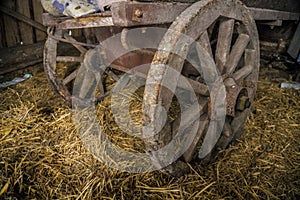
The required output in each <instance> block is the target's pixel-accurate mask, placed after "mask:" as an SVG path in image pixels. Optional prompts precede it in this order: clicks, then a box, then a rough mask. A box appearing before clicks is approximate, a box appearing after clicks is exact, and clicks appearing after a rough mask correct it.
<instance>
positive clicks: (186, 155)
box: [183, 119, 209, 162]
mask: <svg viewBox="0 0 300 200" xmlns="http://www.w3.org/2000/svg"><path fill="white" fill-rule="evenodd" d="M208 122H209V121H208V119H205V120H204V121H200V125H199V128H198V131H197V134H196V136H195V138H194V140H193V142H192V144H191V145H190V147H189V148H188V150H187V151H186V152H185V153H184V154H183V159H184V161H185V162H190V161H191V160H192V158H193V154H194V153H195V150H196V147H197V145H198V143H199V141H200V139H201V137H202V136H203V135H204V133H205V132H204V131H205V130H206V128H207V125H208Z"/></svg>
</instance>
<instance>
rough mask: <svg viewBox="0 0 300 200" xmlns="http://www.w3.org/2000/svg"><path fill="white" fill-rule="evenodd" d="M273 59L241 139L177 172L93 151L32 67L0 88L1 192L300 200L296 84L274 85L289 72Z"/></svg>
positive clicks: (12, 195) (13, 195)
mask: <svg viewBox="0 0 300 200" xmlns="http://www.w3.org/2000/svg"><path fill="white" fill-rule="evenodd" d="M262 64H263V65H264V63H262ZM274 65H278V66H277V67H279V68H280V69H283V68H284V67H285V66H284V64H283V63H281V62H278V63H274V64H273V68H272V69H270V68H267V67H264V66H262V68H261V72H260V79H259V83H258V91H257V95H256V100H255V103H254V105H253V107H252V112H251V114H250V117H249V119H248V121H247V124H246V127H245V132H244V134H243V135H242V137H241V139H240V141H238V143H236V144H235V145H232V146H230V147H229V148H228V149H227V150H225V151H223V152H221V153H220V154H219V155H218V158H217V160H216V161H215V162H213V163H212V164H210V165H208V166H201V165H199V164H197V163H192V164H191V166H190V168H191V172H190V173H189V174H187V175H186V176H183V177H181V178H179V179H174V178H172V177H169V176H167V175H165V174H162V173H160V172H152V173H144V174H129V173H122V172H118V171H115V170H113V169H110V168H108V167H106V166H105V165H103V164H102V163H101V162H100V161H97V160H96V159H95V158H93V156H92V155H91V153H89V152H88V151H87V150H86V149H85V147H84V146H83V144H82V142H81V140H80V139H79V137H78V136H77V133H76V129H75V127H74V125H73V124H72V115H71V113H72V112H71V109H70V108H69V107H68V106H67V104H66V103H64V102H63V101H62V100H61V99H60V98H58V97H57V96H56V95H55V94H54V93H53V92H52V90H51V88H50V87H49V85H48V83H47V79H46V77H45V75H44V73H43V71H42V68H41V66H35V67H34V68H33V70H31V71H30V72H31V73H32V74H33V77H32V78H30V79H28V80H26V81H25V82H22V83H19V84H17V85H14V86H11V87H9V88H6V89H1V95H0V101H1V104H0V199H92V198H95V199H300V104H299V102H300V91H299V90H298V91H297V90H294V89H282V88H280V87H279V84H280V83H281V82H284V81H288V80H290V78H291V75H289V74H288V73H286V72H283V71H281V70H278V69H276V67H274Z"/></svg>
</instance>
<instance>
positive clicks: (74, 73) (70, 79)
mask: <svg viewBox="0 0 300 200" xmlns="http://www.w3.org/2000/svg"><path fill="white" fill-rule="evenodd" d="M78 71H79V69H76V70H74V71H73V72H72V73H71V74H69V75H68V76H67V77H65V78H64V80H63V84H64V85H66V84H68V83H69V82H71V81H72V80H74V79H75V78H76V76H77V74H78Z"/></svg>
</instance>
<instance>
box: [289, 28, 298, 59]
mask: <svg viewBox="0 0 300 200" xmlns="http://www.w3.org/2000/svg"><path fill="white" fill-rule="evenodd" d="M299 41H300V23H299V24H298V27H297V30H296V32H295V34H294V36H293V39H292V41H291V43H290V46H289V48H288V51H287V52H288V53H289V54H290V55H291V56H292V57H293V58H295V59H296V58H297V57H298V55H299V53H300V42H299Z"/></svg>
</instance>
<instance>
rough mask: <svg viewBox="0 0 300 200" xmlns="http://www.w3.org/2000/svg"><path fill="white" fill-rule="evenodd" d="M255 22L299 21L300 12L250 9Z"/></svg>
mask: <svg viewBox="0 0 300 200" xmlns="http://www.w3.org/2000/svg"><path fill="white" fill-rule="evenodd" d="M248 9H249V11H250V12H251V14H252V16H253V18H254V19H255V20H299V17H300V11H298V12H297V11H294V12H286V11H278V10H270V9H264V8H251V7H249V8H248Z"/></svg>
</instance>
